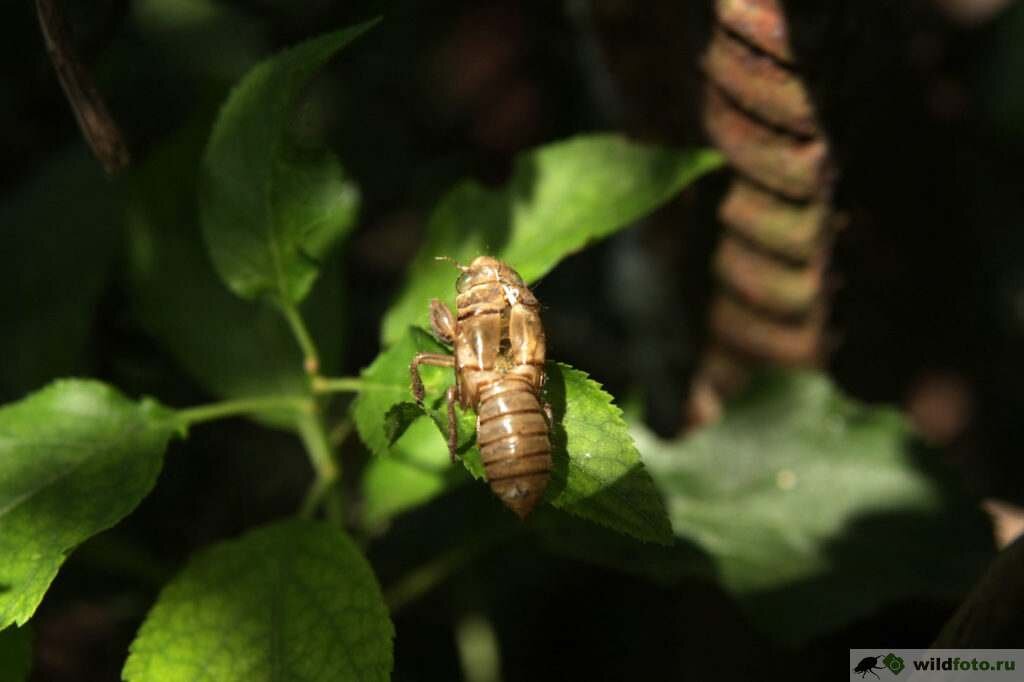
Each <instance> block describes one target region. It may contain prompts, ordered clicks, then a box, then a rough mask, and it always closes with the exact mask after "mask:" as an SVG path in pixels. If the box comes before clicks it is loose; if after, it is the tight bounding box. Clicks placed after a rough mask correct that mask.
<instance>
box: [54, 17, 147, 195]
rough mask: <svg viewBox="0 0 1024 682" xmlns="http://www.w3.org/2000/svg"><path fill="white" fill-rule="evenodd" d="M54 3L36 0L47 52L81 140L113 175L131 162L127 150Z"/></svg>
mask: <svg viewBox="0 0 1024 682" xmlns="http://www.w3.org/2000/svg"><path fill="white" fill-rule="evenodd" d="M57 3H58V0H36V10H37V12H38V14H39V26H40V28H41V29H42V32H43V40H44V41H45V42H46V51H47V52H48V53H49V55H50V61H52V62H53V68H54V70H56V72H57V79H58V80H59V81H60V85H61V87H62V88H63V89H64V94H65V95H66V96H67V98H68V103H69V104H71V110H72V111H73V112H74V113H75V119H76V120H77V121H78V127H79V129H80V130H81V131H82V136H83V137H84V138H85V141H86V142H87V143H88V144H89V147H90V148H91V149H92V153H93V155H95V156H96V158H97V159H98V160H99V162H100V163H101V164H103V169H104V170H105V171H106V172H107V174H108V175H116V174H117V173H118V172H120V171H122V170H124V169H125V168H127V167H128V164H129V163H130V162H131V156H130V154H129V153H128V146H127V145H126V144H125V142H124V137H123V136H122V135H121V130H120V128H118V126H117V123H116V122H115V121H114V118H113V116H111V115H110V111H109V110H108V109H107V105H106V103H104V101H103V97H102V96H101V95H100V93H99V90H98V89H97V88H96V83H95V82H94V81H93V79H92V75H91V74H90V73H89V71H88V70H87V69H86V68H85V65H84V64H82V62H81V61H80V60H79V59H78V56H77V55H76V54H75V51H74V49H73V47H72V45H71V36H70V32H69V31H68V26H67V22H66V21H65V20H64V15H63V14H62V13H61V10H60V7H59V6H58V4H57Z"/></svg>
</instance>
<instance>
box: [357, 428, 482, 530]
mask: <svg viewBox="0 0 1024 682" xmlns="http://www.w3.org/2000/svg"><path fill="white" fill-rule="evenodd" d="M421 414H422V413H421ZM467 480H469V477H468V476H467V475H466V473H465V471H464V469H463V468H462V467H458V466H452V463H451V459H450V458H449V456H448V448H447V447H446V446H445V445H444V441H443V440H441V439H439V438H438V437H437V428H436V427H435V426H434V424H433V423H432V422H431V420H429V419H418V420H416V421H414V422H412V423H411V424H409V426H408V428H407V429H406V431H405V432H404V433H403V434H402V437H401V438H400V439H399V440H397V441H396V442H395V443H394V444H393V445H392V448H391V452H390V454H388V455H386V456H384V457H374V458H373V459H371V460H370V461H369V463H367V465H366V469H365V470H364V471H363V477H362V485H361V488H362V497H363V521H364V523H365V524H366V526H367V527H370V528H374V527H378V526H381V525H382V524H383V523H384V522H386V521H387V520H388V519H390V518H391V517H393V516H396V515H398V514H401V513H403V512H405V511H407V510H409V509H412V508H414V507H417V506H419V505H421V504H424V503H426V502H428V501H430V500H432V499H434V498H435V497H437V496H439V495H441V494H443V493H445V492H446V491H448V490H450V489H452V488H453V487H455V486H457V485H461V484H463V483H465V482H466V481H467Z"/></svg>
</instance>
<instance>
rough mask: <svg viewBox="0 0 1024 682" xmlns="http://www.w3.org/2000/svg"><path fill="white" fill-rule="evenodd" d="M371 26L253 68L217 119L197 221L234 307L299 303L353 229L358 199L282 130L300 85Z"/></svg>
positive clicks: (332, 166)
mask: <svg viewBox="0 0 1024 682" xmlns="http://www.w3.org/2000/svg"><path fill="white" fill-rule="evenodd" d="M373 23H375V22H369V23H365V24H361V25H359V26H355V27H352V28H348V29H344V30H341V31H337V32H334V33H329V34H327V35H323V36H320V37H318V38H314V39H312V40H308V41H306V42H304V43H302V44H300V45H298V46H296V47H294V48H292V49H289V50H286V51H284V52H282V53H281V54H279V55H277V56H275V57H273V58H271V59H268V60H266V61H264V62H262V63H261V64H259V65H257V66H256V67H254V68H253V69H252V70H251V71H249V73H248V74H247V75H246V76H245V77H244V78H243V79H242V80H241V81H240V82H239V84H238V85H237V86H236V87H235V89H234V90H233V91H232V93H231V95H230V96H229V97H228V100H227V102H226V103H225V104H224V107H223V108H222V109H221V112H220V115H219V116H218V118H217V122H216V124H215V125H214V128H213V133H212V135H211V136H210V141H209V143H208V144H207V147H206V155H205V158H204V161H203V167H202V170H203V174H202V179H201V184H200V206H201V216H202V225H203V234H204V236H205V238H206V243H207V247H208V248H209V251H210V255H211V257H212V259H213V263H214V266H215V267H216V269H217V272H218V273H219V274H220V276H221V278H222V279H223V280H224V281H225V282H226V283H227V285H228V287H229V288H230V289H231V290H232V291H233V292H235V293H236V294H237V295H239V296H241V297H242V298H247V299H254V298H257V297H263V296H267V297H270V298H272V299H274V300H276V301H277V302H279V303H281V304H283V305H288V306H290V305H293V304H295V303H298V302H299V301H301V300H302V299H303V298H304V297H305V296H306V294H307V293H308V292H309V290H310V288H311V287H312V285H313V281H314V280H315V279H316V277H317V274H318V272H319V266H320V261H321V260H322V259H324V258H325V257H326V256H327V254H328V253H329V251H330V249H331V247H332V246H333V245H334V244H335V243H336V242H337V241H338V240H339V239H340V238H341V237H342V236H343V235H344V234H345V233H346V232H348V231H349V229H350V228H351V227H352V226H353V225H354V223H355V218H356V207H357V204H358V193H357V191H356V189H355V187H354V185H352V184H351V183H350V182H348V181H347V179H346V177H345V174H344V172H343V171H342V169H341V165H340V164H339V163H338V160H337V159H336V158H335V157H334V156H333V155H332V154H330V153H329V152H327V151H315V152H314V151H308V150H300V149H298V148H296V147H295V145H294V144H293V143H292V141H291V140H290V137H289V123H290V121H291V114H292V110H293V109H294V106H295V102H296V100H297V98H298V96H299V94H300V93H301V92H302V89H303V87H304V86H305V85H306V83H307V82H308V81H309V79H310V78H312V77H313V75H314V74H315V73H316V71H317V70H318V69H319V68H320V67H322V66H323V65H324V64H325V63H326V62H327V61H328V60H329V59H330V58H331V57H332V56H333V55H334V54H335V53H336V52H337V51H338V50H340V49H341V48H343V47H345V46H346V45H347V44H349V43H350V42H351V41H352V40H354V39H355V38H357V37H359V36H360V35H361V34H362V33H364V32H365V31H366V30H367V29H369V28H370V27H371V26H372V25H373Z"/></svg>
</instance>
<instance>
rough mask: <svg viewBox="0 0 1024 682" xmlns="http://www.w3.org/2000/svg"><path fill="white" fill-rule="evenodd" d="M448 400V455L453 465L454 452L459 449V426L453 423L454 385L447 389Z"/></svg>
mask: <svg viewBox="0 0 1024 682" xmlns="http://www.w3.org/2000/svg"><path fill="white" fill-rule="evenodd" d="M445 397H446V398H447V399H448V454H449V455H451V457H452V463H453V464H454V463H455V451H456V450H458V449H459V425H458V422H456V421H455V385H454V384H453V385H451V386H449V387H448V392H447V393H446V394H445Z"/></svg>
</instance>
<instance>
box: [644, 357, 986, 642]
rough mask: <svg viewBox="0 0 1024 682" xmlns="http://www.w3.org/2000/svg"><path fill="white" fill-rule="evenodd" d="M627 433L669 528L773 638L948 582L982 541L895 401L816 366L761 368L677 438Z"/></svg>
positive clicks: (972, 510) (950, 589)
mask: <svg viewBox="0 0 1024 682" xmlns="http://www.w3.org/2000/svg"><path fill="white" fill-rule="evenodd" d="M637 436H638V442H639V444H640V448H641V450H642V451H643V453H644V461H645V462H646V463H647V465H648V467H649V468H650V470H651V473H652V475H654V477H655V480H656V481H657V483H658V484H659V486H660V487H661V489H662V492H664V494H665V496H666V498H667V500H668V506H669V514H670V517H671V519H672V525H673V528H674V530H675V532H676V533H677V534H678V535H679V536H680V537H682V538H684V539H687V540H690V541H692V542H694V543H695V544H697V545H698V546H699V547H701V548H702V549H703V550H704V551H706V552H707V553H708V554H710V555H711V556H712V557H713V558H714V560H715V562H716V563H717V566H718V571H719V573H720V575H721V579H722V581H723V583H724V584H725V586H726V588H727V589H729V590H731V591H732V592H733V593H734V594H736V595H738V596H739V597H740V599H741V601H742V603H743V604H744V605H745V606H746V607H747V610H748V613H749V616H750V618H751V619H752V620H754V621H755V623H757V624H758V625H760V626H761V627H763V628H764V629H765V630H767V631H769V632H771V633H773V634H774V635H776V636H778V637H781V638H788V639H799V638H802V637H806V636H808V635H810V634H812V633H816V632H821V631H824V630H828V629H830V628H835V627H838V626H839V625H841V624H843V623H845V622H848V621H849V620H851V619H854V618H856V617H859V616H863V615H864V614H867V613H869V612H871V611H872V610H873V609H875V608H877V607H878V606H879V605H880V604H882V603H884V602H886V601H889V600H892V599H896V598H900V597H910V596H919V595H923V594H932V595H936V594H938V595H953V594H957V593H958V592H959V591H960V590H962V589H965V588H966V587H967V586H968V585H969V584H971V582H972V581H973V579H974V578H975V577H976V575H977V571H978V570H979V568H980V566H981V565H982V562H983V561H984V557H985V555H986V552H987V547H988V545H989V544H990V539H989V538H990V534H989V531H988V529H987V528H986V524H985V523H984V521H983V519H982V516H981V513H980V512H979V510H978V509H977V506H976V503H975V501H973V500H970V499H969V498H967V497H966V496H964V495H963V494H962V493H957V492H955V489H954V488H953V487H951V486H950V485H948V483H947V482H944V479H943V478H941V477H940V476H939V475H938V474H939V472H937V471H935V466H934V465H935V463H936V461H935V460H936V458H937V453H934V452H922V451H921V450H920V448H919V447H917V446H916V444H915V443H916V442H915V441H914V440H913V437H912V434H911V433H910V432H909V430H908V428H907V426H906V425H905V423H904V421H903V419H902V418H901V417H900V415H899V414H898V413H896V412H895V411H893V410H891V409H885V408H874V407H867V406H864V405H860V404H858V403H855V402H853V401H851V400H849V399H847V398H845V397H844V396H843V395H842V394H840V393H839V392H838V391H837V390H836V389H835V388H834V387H833V386H832V384H831V383H829V381H828V380H827V379H826V378H824V377H823V376H820V375H816V374H812V373H797V374H778V375H772V376H770V377H767V378H765V379H763V380H762V381H761V382H759V383H757V384H756V385H755V386H754V387H753V388H752V390H751V391H750V392H749V393H747V394H746V395H745V397H743V398H742V399H741V400H740V401H739V402H737V403H736V404H734V405H732V406H731V407H730V409H729V410H728V412H727V413H726V416H725V418H724V419H723V420H722V421H721V422H719V423H718V424H716V425H714V426H713V427H711V428H708V429H706V430H704V431H701V432H699V433H697V434H696V435H694V436H692V437H690V438H688V439H685V440H682V441H676V442H662V441H658V440H656V439H655V438H653V437H652V436H650V435H648V434H646V433H645V432H638V433H637Z"/></svg>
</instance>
